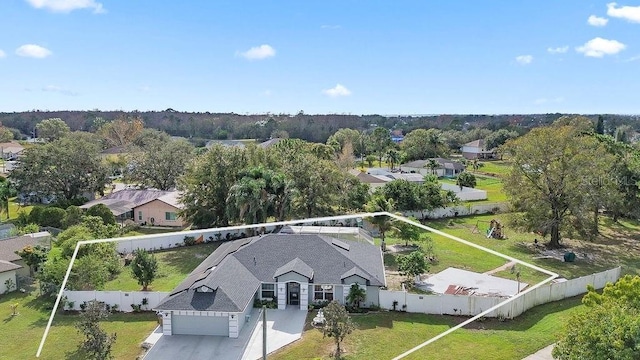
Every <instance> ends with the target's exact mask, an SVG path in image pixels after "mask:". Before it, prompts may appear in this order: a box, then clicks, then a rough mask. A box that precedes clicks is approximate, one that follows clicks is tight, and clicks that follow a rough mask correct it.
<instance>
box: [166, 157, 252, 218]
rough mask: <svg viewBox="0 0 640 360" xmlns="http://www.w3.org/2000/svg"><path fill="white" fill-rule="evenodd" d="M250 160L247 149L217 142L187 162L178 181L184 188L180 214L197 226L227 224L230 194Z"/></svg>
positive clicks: (179, 186) (180, 187)
mask: <svg viewBox="0 0 640 360" xmlns="http://www.w3.org/2000/svg"><path fill="white" fill-rule="evenodd" d="M247 165H248V161H247V158H246V154H245V151H244V150H242V149H238V148H235V147H233V148H225V147H223V146H221V145H217V146H214V147H212V148H211V149H209V151H208V152H206V153H205V154H204V155H201V156H199V157H197V158H196V159H194V161H193V162H191V163H189V164H188V165H187V168H186V171H185V175H184V176H183V177H181V178H180V180H179V181H178V189H179V190H181V191H182V192H183V195H182V199H181V201H182V204H183V205H184V210H183V211H182V213H181V214H180V215H181V216H182V217H183V218H184V219H186V220H188V221H189V222H191V223H192V224H193V226H194V227H196V228H208V227H216V226H227V225H228V224H229V217H228V212H227V202H226V201H227V197H228V196H229V189H230V188H231V187H232V186H233V184H234V183H235V182H236V180H237V179H238V176H239V174H240V171H241V170H242V169H244V168H246V167H247Z"/></svg>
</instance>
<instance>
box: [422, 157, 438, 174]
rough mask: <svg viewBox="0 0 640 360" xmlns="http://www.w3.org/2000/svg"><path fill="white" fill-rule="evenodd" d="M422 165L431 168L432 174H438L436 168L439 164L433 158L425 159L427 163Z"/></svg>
mask: <svg viewBox="0 0 640 360" xmlns="http://www.w3.org/2000/svg"><path fill="white" fill-rule="evenodd" d="M424 166H425V167H426V168H428V169H430V170H431V174H432V175H438V172H437V171H436V170H438V168H439V167H440V164H439V163H438V162H437V161H436V160H435V159H429V160H427V163H426V164H424Z"/></svg>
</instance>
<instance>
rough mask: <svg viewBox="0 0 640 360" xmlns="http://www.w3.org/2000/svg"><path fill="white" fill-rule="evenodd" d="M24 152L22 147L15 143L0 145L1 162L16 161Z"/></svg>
mask: <svg viewBox="0 0 640 360" xmlns="http://www.w3.org/2000/svg"><path fill="white" fill-rule="evenodd" d="M23 150H24V147H23V146H22V145H20V144H18V143H17V142H14V141H11V142H5V143H0V157H2V159H3V160H9V161H11V160H16V159H17V158H18V157H19V156H20V155H21V154H22V151H23Z"/></svg>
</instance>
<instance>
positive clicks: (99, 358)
mask: <svg viewBox="0 0 640 360" xmlns="http://www.w3.org/2000/svg"><path fill="white" fill-rule="evenodd" d="M108 317H109V312H108V311H107V309H106V308H105V306H104V303H100V302H97V301H95V300H94V301H90V302H88V303H87V306H86V308H85V310H84V311H83V312H82V314H80V321H79V322H78V323H76V325H75V326H76V329H78V332H79V333H80V334H82V335H84V340H83V341H82V342H81V343H80V344H79V345H78V352H79V353H80V354H82V355H83V357H82V358H83V359H95V360H105V359H113V355H111V348H112V347H113V344H114V343H115V341H116V334H115V333H113V334H110V335H109V334H107V333H106V332H105V331H104V330H103V329H102V328H101V327H100V321H102V320H106V319H107V318H108Z"/></svg>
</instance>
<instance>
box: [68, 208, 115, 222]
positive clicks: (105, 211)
mask: <svg viewBox="0 0 640 360" xmlns="http://www.w3.org/2000/svg"><path fill="white" fill-rule="evenodd" d="M67 210H68V209H67ZM87 215H89V216H97V217H99V218H101V219H102V222H103V223H104V224H105V225H108V224H115V223H116V217H115V215H113V213H112V212H111V210H109V208H108V207H107V206H106V205H105V204H96V205H93V206H92V207H90V208H88V209H87Z"/></svg>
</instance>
